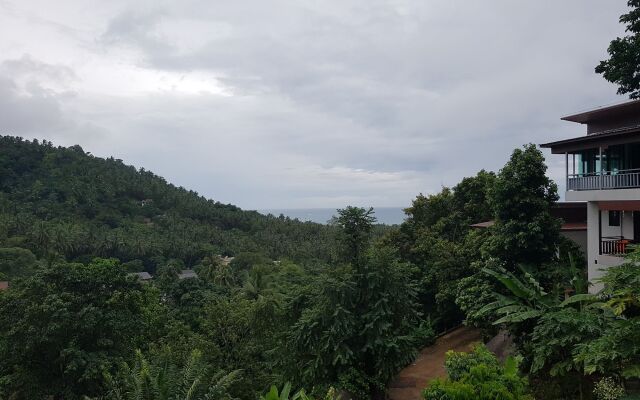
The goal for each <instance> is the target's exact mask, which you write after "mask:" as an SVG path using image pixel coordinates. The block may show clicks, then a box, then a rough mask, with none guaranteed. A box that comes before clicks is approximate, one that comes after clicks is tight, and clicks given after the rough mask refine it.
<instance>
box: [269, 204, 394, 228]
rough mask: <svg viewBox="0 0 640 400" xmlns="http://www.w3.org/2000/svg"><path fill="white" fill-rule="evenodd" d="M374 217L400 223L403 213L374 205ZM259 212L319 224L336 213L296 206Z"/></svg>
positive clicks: (326, 209) (333, 210) (332, 209)
mask: <svg viewBox="0 0 640 400" xmlns="http://www.w3.org/2000/svg"><path fill="white" fill-rule="evenodd" d="M374 211H375V217H376V218H377V219H378V223H380V224H386V225H395V224H400V223H402V221H404V218H405V214H404V211H402V207H375V208H374ZM258 212H259V213H261V214H265V215H267V214H273V215H275V216H276V217H277V216H279V215H280V214H282V215H284V216H285V217H289V218H297V219H299V220H300V221H312V222H317V223H319V224H326V223H327V221H329V220H330V219H331V217H333V216H334V215H336V209H335V208H298V209H286V208H284V209H266V210H258Z"/></svg>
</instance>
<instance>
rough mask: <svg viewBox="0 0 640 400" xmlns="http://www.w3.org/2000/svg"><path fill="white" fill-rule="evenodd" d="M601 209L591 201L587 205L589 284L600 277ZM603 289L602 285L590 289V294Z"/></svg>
mask: <svg viewBox="0 0 640 400" xmlns="http://www.w3.org/2000/svg"><path fill="white" fill-rule="evenodd" d="M600 217H601V215H600V208H599V207H598V203H597V202H594V201H590V202H588V203H587V254H586V256H587V273H588V278H589V282H591V283H592V284H595V282H594V281H595V280H596V279H597V278H599V277H600V275H601V273H600V271H599V269H600V267H601V266H600V265H598V258H599V257H600V237H601V236H602V231H601V226H600V222H601V221H600ZM600 289H602V286H601V285H594V286H590V287H589V292H590V293H597V292H598V291H600Z"/></svg>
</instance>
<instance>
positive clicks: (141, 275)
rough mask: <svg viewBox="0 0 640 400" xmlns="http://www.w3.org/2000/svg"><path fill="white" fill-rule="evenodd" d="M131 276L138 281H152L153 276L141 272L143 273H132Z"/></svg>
mask: <svg viewBox="0 0 640 400" xmlns="http://www.w3.org/2000/svg"><path fill="white" fill-rule="evenodd" d="M129 275H131V276H134V275H135V276H137V277H138V279H139V280H141V281H148V280H150V279H153V276H151V274H150V273H148V272H146V271H143V272H133V273H131V274H129Z"/></svg>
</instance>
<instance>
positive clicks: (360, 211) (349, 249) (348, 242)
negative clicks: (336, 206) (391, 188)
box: [333, 206, 376, 266]
mask: <svg viewBox="0 0 640 400" xmlns="http://www.w3.org/2000/svg"><path fill="white" fill-rule="evenodd" d="M375 222H376V218H375V217H374V216H373V208H369V209H368V210H366V209H364V208H359V207H351V206H349V207H347V208H344V209H341V210H338V216H337V217H336V218H335V219H334V221H333V223H334V224H335V225H336V226H338V227H340V235H341V243H342V247H343V248H344V254H345V255H344V261H346V262H349V263H352V264H353V265H355V266H358V265H359V264H360V263H361V262H362V257H363V256H364V253H365V251H366V249H367V248H368V246H369V240H370V239H371V231H372V230H373V224H374V223H375Z"/></svg>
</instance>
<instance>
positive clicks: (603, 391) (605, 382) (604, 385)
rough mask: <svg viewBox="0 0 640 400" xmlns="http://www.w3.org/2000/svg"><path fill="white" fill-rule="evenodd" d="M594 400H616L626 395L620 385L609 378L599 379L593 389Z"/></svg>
mask: <svg viewBox="0 0 640 400" xmlns="http://www.w3.org/2000/svg"><path fill="white" fill-rule="evenodd" d="M593 394H594V396H595V398H596V400H618V399H621V398H622V397H624V395H625V394H626V392H625V390H624V388H623V387H622V385H620V384H619V383H618V382H616V381H615V380H614V379H613V378H611V377H605V378H602V379H600V381H598V383H596V385H595V387H594V388H593Z"/></svg>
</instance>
